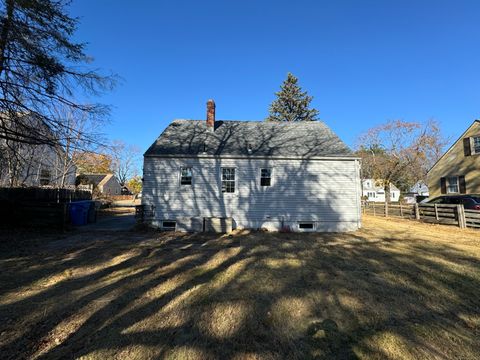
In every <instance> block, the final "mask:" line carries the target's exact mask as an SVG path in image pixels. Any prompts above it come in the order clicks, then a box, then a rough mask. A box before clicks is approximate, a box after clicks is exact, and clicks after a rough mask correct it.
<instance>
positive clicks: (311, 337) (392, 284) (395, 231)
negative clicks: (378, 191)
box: [0, 217, 480, 359]
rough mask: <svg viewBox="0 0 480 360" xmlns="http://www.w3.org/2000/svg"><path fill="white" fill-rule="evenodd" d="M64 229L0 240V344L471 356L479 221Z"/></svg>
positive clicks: (478, 344) (127, 350)
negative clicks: (181, 231) (305, 228)
mask: <svg viewBox="0 0 480 360" xmlns="http://www.w3.org/2000/svg"><path fill="white" fill-rule="evenodd" d="M67 237H68V239H62V238H60V239H59V236H58V235H57V236H54V237H49V238H45V239H43V242H42V241H39V240H38V239H36V240H35V241H33V242H31V243H28V242H22V246H21V247H18V246H14V247H11V248H10V250H8V249H7V247H5V246H3V248H2V249H4V251H3V252H2V253H0V267H1V269H2V271H1V273H0V289H1V291H0V358H2V359H18V358H65V357H67V358H70V357H74V358H83V359H104V358H118V359H145V358H162V359H304V358H316V359H349V358H353V359H355V358H362V359H459V358H461V359H478V358H479V356H480V350H479V349H480V340H479V339H480V300H479V294H480V286H479V285H480V261H479V260H480V232H477V231H473V230H465V231H460V230H458V229H456V228H454V227H445V226H438V225H426V224H420V223H415V222H411V221H402V220H386V219H382V218H371V217H366V218H365V221H364V228H363V229H362V230H360V231H358V232H356V233H351V234H276V233H260V232H251V233H250V232H237V233H235V234H233V235H230V236H213V235H208V236H207V235H178V234H173V233H165V234H158V233H134V232H130V233H128V232H125V233H118V232H117V233H111V234H109V233H105V232H102V233H92V234H88V235H87V234H77V235H75V234H74V235H69V236H67ZM62 241H65V244H67V246H66V248H61V247H59V246H58V245H59V242H60V243H61V242H62Z"/></svg>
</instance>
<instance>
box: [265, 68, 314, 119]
mask: <svg viewBox="0 0 480 360" xmlns="http://www.w3.org/2000/svg"><path fill="white" fill-rule="evenodd" d="M297 83H298V79H297V78H296V77H295V76H294V75H293V74H291V73H288V75H287V79H286V80H285V81H284V82H283V84H282V86H281V87H280V91H279V92H276V93H275V95H276V96H277V99H275V100H274V101H273V102H272V104H271V105H270V109H269V111H270V114H269V115H268V117H267V119H266V120H267V121H315V120H318V110H316V109H313V108H312V109H310V102H311V101H312V99H313V97H312V96H308V95H307V92H306V91H302V88H301V87H300V86H298V84H297Z"/></svg>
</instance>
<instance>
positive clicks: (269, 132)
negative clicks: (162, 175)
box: [145, 120, 352, 157]
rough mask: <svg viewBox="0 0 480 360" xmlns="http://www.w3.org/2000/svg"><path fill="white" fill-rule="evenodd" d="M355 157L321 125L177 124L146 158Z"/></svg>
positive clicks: (203, 121)
mask: <svg viewBox="0 0 480 360" xmlns="http://www.w3.org/2000/svg"><path fill="white" fill-rule="evenodd" d="M155 155H164V156H165V155H166V156H195V155H231V156H288V157H315V156H352V152H351V150H350V149H349V148H348V146H347V145H345V143H344V142H343V141H342V140H340V138H339V137H338V136H337V135H336V134H335V133H334V132H333V131H332V130H330V128H329V127H328V126H327V125H325V124H324V123H323V122H321V121H312V122H295V123H278V122H277V123H274V122H264V121H218V120H217V121H216V122H215V130H214V131H211V130H210V129H208V128H207V126H206V122H205V120H175V121H173V122H172V123H171V124H170V125H169V126H168V127H167V128H166V129H165V130H164V131H163V133H162V134H161V135H160V136H159V137H158V139H157V140H156V141H155V142H154V143H153V144H152V146H150V148H149V149H148V150H147V152H146V153H145V156H155Z"/></svg>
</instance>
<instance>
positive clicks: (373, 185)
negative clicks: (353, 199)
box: [362, 179, 400, 202]
mask: <svg viewBox="0 0 480 360" xmlns="http://www.w3.org/2000/svg"><path fill="white" fill-rule="evenodd" d="M362 195H363V197H364V198H366V199H367V201H371V202H385V189H384V186H383V181H382V180H375V179H364V180H362ZM390 201H391V202H398V201H400V190H399V189H398V188H397V187H396V186H395V185H394V184H390Z"/></svg>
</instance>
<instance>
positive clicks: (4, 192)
mask: <svg viewBox="0 0 480 360" xmlns="http://www.w3.org/2000/svg"><path fill="white" fill-rule="evenodd" d="M79 200H92V193H91V192H89V191H85V190H75V189H54V188H39V187H31V188H0V201H11V202H23V201H25V202H36V203H37V202H51V203H55V202H56V203H64V202H71V201H79Z"/></svg>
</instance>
